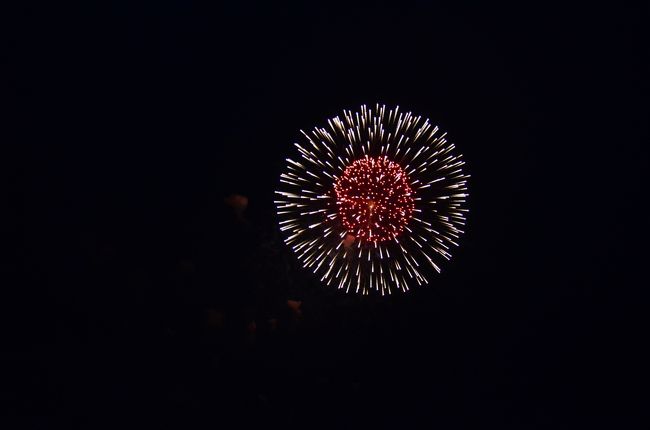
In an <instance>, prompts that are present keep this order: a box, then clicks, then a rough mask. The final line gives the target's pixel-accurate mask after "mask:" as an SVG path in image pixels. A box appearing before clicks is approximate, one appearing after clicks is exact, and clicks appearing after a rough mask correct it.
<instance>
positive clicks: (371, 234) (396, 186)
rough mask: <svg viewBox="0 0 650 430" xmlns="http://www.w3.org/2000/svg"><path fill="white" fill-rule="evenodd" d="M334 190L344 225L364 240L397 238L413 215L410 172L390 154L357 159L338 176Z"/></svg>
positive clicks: (377, 240) (380, 240) (351, 232)
mask: <svg viewBox="0 0 650 430" xmlns="http://www.w3.org/2000/svg"><path fill="white" fill-rule="evenodd" d="M334 191H335V192H336V203H337V205H338V212H339V215H340V217H341V220H342V222H343V225H344V226H345V228H346V229H347V230H348V233H349V234H352V235H354V236H356V238H357V239H359V240H361V241H362V242H367V241H372V242H383V241H385V240H391V239H393V238H395V237H396V236H398V235H399V234H400V233H401V232H402V230H404V227H405V226H406V224H407V223H408V222H409V220H410V219H411V217H412V216H413V207H414V204H413V197H412V195H413V191H412V190H411V186H410V185H409V181H408V176H407V174H406V172H405V171H404V170H403V169H402V168H401V167H400V166H399V165H398V164H397V163H394V162H392V161H390V160H389V159H388V158H386V157H374V158H373V157H368V156H366V157H365V158H362V159H360V160H357V161H355V162H353V163H352V164H350V165H349V166H348V167H347V168H346V169H345V171H344V172H343V174H342V175H341V176H340V177H339V178H338V179H337V180H336V182H335V184H334Z"/></svg>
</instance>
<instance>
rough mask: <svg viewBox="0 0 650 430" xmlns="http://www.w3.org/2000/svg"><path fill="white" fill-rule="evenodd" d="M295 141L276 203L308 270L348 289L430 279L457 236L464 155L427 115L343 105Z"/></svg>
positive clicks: (384, 288) (389, 287)
mask: <svg viewBox="0 0 650 430" xmlns="http://www.w3.org/2000/svg"><path fill="white" fill-rule="evenodd" d="M327 124H328V125H327V127H322V128H321V127H316V128H314V129H313V130H312V131H311V132H309V133H307V132H304V131H302V130H301V133H302V135H303V137H304V141H303V142H302V143H296V144H295V146H296V148H297V151H298V157H296V158H295V159H287V168H286V171H285V172H284V173H283V174H282V175H281V177H280V182H281V183H282V186H281V190H279V191H276V195H277V196H278V197H277V199H276V201H275V204H276V207H277V211H278V215H279V218H280V229H281V230H282V231H283V232H284V233H285V242H286V243H287V244H288V245H289V246H291V248H292V249H293V251H294V252H295V253H296V255H297V257H298V259H299V260H300V261H301V262H302V264H303V265H304V267H306V268H309V269H310V270H312V271H313V272H314V273H316V274H317V275H319V276H320V279H321V281H322V282H324V283H326V284H327V285H330V286H336V287H337V288H340V289H344V290H345V291H346V292H350V291H354V292H356V293H362V294H368V293H369V292H370V291H377V292H379V293H381V294H382V295H384V294H390V293H391V292H393V291H396V290H401V291H407V290H408V289H409V288H410V287H412V286H414V285H422V284H426V283H428V279H427V276H428V272H429V270H428V269H425V268H427V267H432V268H433V269H435V270H436V271H437V272H440V264H441V263H442V262H443V261H444V260H449V259H450V258H451V253H450V249H451V247H452V246H457V245H458V239H459V237H460V235H461V234H463V229H464V225H465V215H466V213H467V212H468V209H467V208H466V199H467V195H468V193H467V178H469V175H467V174H465V173H464V172H463V167H462V166H463V165H464V164H465V162H464V161H463V160H462V155H460V154H456V153H455V152H454V149H455V147H454V145H453V144H451V143H449V142H448V141H447V139H446V133H441V132H440V130H439V129H438V127H436V126H432V125H431V123H430V122H429V120H428V119H425V120H423V118H422V117H420V116H414V115H413V114H412V113H411V112H406V113H403V112H400V111H399V107H397V108H395V109H390V110H387V109H386V107H385V106H383V105H382V106H380V105H377V106H376V108H375V109H374V110H373V109H368V108H367V107H366V106H365V105H364V106H361V109H360V111H359V112H352V111H343V117H342V118H341V117H339V116H336V117H334V118H332V119H330V120H328V122H327Z"/></svg>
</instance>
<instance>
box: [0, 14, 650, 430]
mask: <svg viewBox="0 0 650 430" xmlns="http://www.w3.org/2000/svg"><path fill="white" fill-rule="evenodd" d="M91 3H92V2H83V3H82V4H81V5H78V6H76V7H71V6H65V7H64V6H61V5H58V4H51V5H49V6H45V7H36V6H27V5H24V6H20V7H18V8H16V10H15V12H16V14H17V17H18V18H19V19H20V25H19V26H16V28H15V29H14V30H12V32H11V37H10V38H9V42H10V43H9V72H10V73H9V75H10V80H9V84H10V86H9V87H10V89H9V93H8V94H9V96H10V97H9V100H10V102H11V103H12V109H11V110H12V112H13V114H14V115H15V120H14V119H13V116H12V117H11V120H12V122H13V125H15V126H17V128H18V131H19V133H17V136H18V138H17V140H16V142H17V143H18V144H19V145H18V146H19V147H20V148H21V151H20V152H21V156H24V157H21V159H23V160H25V162H24V163H17V164H16V165H13V166H11V168H10V169H9V170H10V172H15V173H17V178H18V179H17V181H14V183H15V184H17V185H18V186H19V190H20V191H19V192H18V193H16V194H15V195H16V196H17V198H16V199H15V201H14V202H13V203H15V206H16V207H17V208H19V214H18V217H17V218H16V224H15V225H14V224H11V225H8V227H9V230H10V234H11V233H14V232H16V231H17V232H18V238H19V245H18V246H17V248H16V249H17V251H18V252H17V254H18V259H17V260H16V262H17V263H18V264H17V265H16V266H15V267H16V268H15V269H14V267H13V266H12V265H11V264H9V265H6V264H5V266H6V267H9V269H10V272H12V271H13V273H11V274H12V278H15V279H17V280H18V282H17V283H16V285H17V288H15V289H13V290H14V291H13V292H12V293H11V294H10V298H9V300H6V301H5V302H6V303H10V304H11V305H10V307H11V308H12V309H13V310H14V311H17V312H12V313H10V315H11V317H9V324H8V325H6V327H10V328H11V331H12V334H11V335H10V336H8V339H9V340H8V348H7V351H8V352H7V353H6V357H7V358H8V361H7V363H8V365H7V368H8V369H10V370H11V369H14V368H15V369H16V370H15V371H13V370H11V371H10V372H9V373H10V377H9V378H8V379H7V380H8V381H9V383H8V384H4V385H5V386H6V387H8V389H5V390H4V391H5V392H4V393H3V399H2V401H3V403H6V404H7V405H9V408H10V409H11V410H12V411H13V412H15V413H17V414H19V415H22V416H30V417H33V418H31V419H32V420H33V422H34V423H37V424H44V425H46V424H50V423H58V422H59V420H65V419H67V417H75V420H78V421H79V422H82V423H86V424H87V423H93V424H96V423H97V422H99V423H100V424H101V423H102V419H100V418H98V417H102V416H105V415H106V414H110V415H120V414H121V413H126V412H128V411H131V412H133V411H136V412H141V413H142V414H143V415H145V414H146V415H149V416H153V417H155V419H156V420H160V421H164V420H165V419H166V418H165V417H166V416H167V414H173V413H174V412H175V411H179V412H181V413H182V414H183V416H185V417H190V418H191V419H193V420H194V419H196V420H197V421H202V420H203V419H204V418H205V417H211V420H214V421H213V422H215V423H216V422H218V421H219V420H225V419H229V418H233V417H234V418H236V419H239V420H241V421H242V423H243V424H251V423H257V424H260V423H262V424H269V425H272V424H283V423H284V424H287V423H289V424H288V425H291V424H293V425H296V424H302V423H304V424H305V425H307V426H311V425H313V424H319V423H326V424H327V425H333V426H336V427H337V428H339V427H345V426H346V425H353V424H354V425H364V424H367V425H373V426H377V425H403V426H404V428H410V427H412V426H415V425H416V424H417V423H420V424H422V425H425V426H426V427H434V426H442V428H464V427H473V428H477V427H478V428H492V427H495V428H496V427H497V426H498V427H513V428H565V427H566V428H576V427H578V428H579V427H582V426H587V425H589V426H594V425H603V426H604V427H605V428H613V427H616V428H619V427H620V428H641V427H643V426H642V425H641V422H642V421H641V419H642V415H643V411H644V408H645V407H646V406H647V400H648V399H647V394H646V395H645V396H644V395H642V394H641V391H643V390H641V388H642V387H645V386H646V385H645V382H643V381H645V380H646V378H647V368H646V364H645V362H644V361H645V359H646V358H647V357H645V356H644V354H643V353H642V351H643V349H644V348H643V343H644V341H645V339H646V337H647V335H646V333H645V331H644V330H643V326H644V323H645V322H646V321H645V320H646V318H645V317H644V315H643V314H644V313H645V312H646V308H647V305H648V293H647V287H644V285H645V284H646V283H647V282H644V281H643V279H645V278H644V277H641V275H642V274H643V273H642V269H643V268H644V267H643V263H644V262H645V259H646V256H647V251H646V250H647V247H646V245H645V243H647V227H646V225H645V224H646V223H647V219H648V218H647V210H646V208H645V200H646V196H647V190H646V188H645V187H643V185H642V183H643V181H644V178H645V174H646V172H647V169H648V149H647V143H648V130H647V126H648V118H649V115H648V109H647V102H648V97H647V96H648V81H647V76H648V72H649V70H648V48H647V42H644V40H650V38H648V34H647V33H648V30H647V24H646V23H647V20H648V18H649V17H650V14H649V11H648V8H647V7H646V8H645V9H642V8H632V7H629V8H626V7H625V6H621V5H616V6H614V3H612V4H611V5H609V6H593V5H592V6H590V7H588V8H582V7H577V6H575V7H569V6H566V5H558V6H551V5H550V4H548V3H547V2H542V3H540V4H537V5H533V4H527V2H524V3H525V4H523V5H519V6H515V7H513V6H511V5H510V6H505V5H502V6H495V5H492V4H490V3H486V4H484V5H482V6H467V5H466V6H462V5H456V4H455V3H457V2H450V3H454V4H453V5H436V4H434V2H425V1H421V2H396V5H391V4H388V3H385V2H378V3H375V2H360V3H358V4H355V5H350V4H348V3H347V2H338V1H332V2H326V3H322V4H321V3H319V2H302V3H301V4H299V5H296V4H290V3H286V2H261V3H262V4H260V5H258V4H255V3H256V2H237V4H232V5H223V6H218V5H216V4H213V2H198V1H164V2H162V1H156V2H142V3H140V4H138V5H136V4H133V3H135V2H126V1H125V2H112V3H113V4H112V5H110V6H109V5H104V6H100V5H92V4H91ZM215 3H216V2H215ZM376 102H380V103H386V104H387V105H395V104H398V105H400V107H401V109H404V110H412V111H414V112H416V113H418V114H421V115H423V116H425V117H428V118H430V119H432V121H433V122H434V123H437V124H439V125H440V126H441V127H442V128H443V129H445V130H447V131H448V132H449V135H450V136H451V139H452V140H453V141H454V142H455V143H456V145H457V147H458V148H459V150H460V151H461V152H462V153H463V154H464V156H465V157H466V160H467V163H468V170H469V171H470V173H471V174H472V178H471V182H470V201H469V204H470V209H471V212H470V217H469V226H468V233H467V235H466V236H465V237H464V238H463V241H462V246H461V248H460V249H459V250H458V252H457V253H456V255H455V258H454V260H453V261H452V262H451V264H449V265H448V267H447V268H446V269H447V270H445V271H444V272H443V274H442V275H441V276H440V277H439V278H437V279H436V281H435V282H434V283H433V285H431V286H430V287H429V288H427V289H426V290H418V291H415V292H413V293H412V294H409V295H408V296H399V297H394V298H390V299H388V300H385V301H384V302H381V301H379V302H378V301H372V302H371V301H368V302H366V301H363V300H358V299H353V298H345V297H341V295H339V294H336V293H334V292H323V291H321V290H316V291H314V290H313V289H312V290H310V291H311V293H310V294H309V295H305V296H304V307H305V308H304V318H305V328H303V329H301V330H302V331H300V333H299V335H295V336H294V337H291V336H289V337H288V338H287V339H285V340H284V341H283V342H284V343H277V344H276V345H273V344H272V345H271V346H268V347H265V348H266V349H265V348H262V347H256V349H254V352H252V353H250V354H249V355H246V356H245V360H248V361H245V363H247V364H242V363H243V362H242V361H238V358H231V361H227V360H226V364H219V365H216V366H215V365H214V364H210V351H209V348H205V345H204V344H205V338H204V337H201V336H204V335H203V334H200V335H199V334H198V333H199V332H200V333H203V332H202V330H203V329H202V328H201V318H202V317H201V315H203V314H201V312H204V311H205V309H202V308H201V306H200V305H201V304H200V303H199V304H198V305H197V304H196V303H195V305H196V306H195V308H192V307H187V306H182V305H180V304H179V302H178V301H177V297H178V296H179V294H180V295H181V296H182V295H183V293H182V292H180V293H179V291H178V289H179V288H181V289H182V287H179V286H178V285H177V284H175V283H174V282H172V281H170V279H171V278H173V277H174V276H175V270H177V269H176V267H177V266H178V264H179V261H181V260H182V259H183V258H185V257H186V255H185V248H186V242H187V239H186V235H187V231H188V230H192V229H193V228H194V231H196V229H199V230H201V228H204V227H205V224H202V223H201V222H203V223H205V214H206V213H207V214H209V213H210V212H209V208H210V207H212V206H213V205H214V202H219V201H220V200H221V199H222V198H223V196H225V195H226V194H227V193H230V192H239V193H243V194H245V195H247V196H249V197H250V201H251V203H250V208H249V209H250V211H249V212H250V213H251V217H253V219H255V220H256V221H255V222H257V223H259V224H260V225H264V226H267V225H272V223H273V215H272V212H273V207H272V193H273V190H274V188H275V186H276V185H277V183H278V176H279V174H280V172H281V169H282V168H283V166H284V158H285V157H286V156H287V154H289V152H290V151H291V148H292V143H293V142H294V141H295V139H298V137H299V129H301V128H303V129H307V128H311V127H313V126H315V125H320V124H322V123H323V122H324V121H325V120H326V119H327V118H329V117H331V116H333V115H335V114H338V113H340V111H341V110H342V109H344V108H345V109H355V108H357V107H358V106H359V105H360V104H362V103H366V104H371V105H374V104H375V103H376ZM22 149H24V150H22ZM202 216H203V218H201V217H202ZM197 219H202V220H203V221H196V220H197ZM188 226H189V227H188ZM220 246H223V244H219V243H218V242H217V243H215V247H220ZM11 261H13V260H11ZM98 261H99V263H97V262H98ZM98 267H99V269H98ZM215 268H217V270H220V268H219V263H218V262H215ZM224 270H226V269H225V268H224ZM305 282H306V283H309V282H310V281H309V279H307V280H305ZM13 303H16V304H17V305H16V306H13ZM310 306H311V307H310ZM309 312H311V315H312V317H310V314H309ZM14 314H15V316H14ZM170 315H173V317H170ZM313 315H319V317H318V318H317V317H314V316H313ZM310 318H311V319H310ZM169 333H177V334H175V335H173V336H172V335H169ZM197 339H198V340H197ZM268 351H275V353H276V355H274V357H275V358H274V359H269V358H268V355H270V354H271V353H269V352H268ZM278 351H279V352H278ZM234 356H235V355H234ZM236 357H238V356H236ZM278 357H282V358H278ZM242 360H243V359H242ZM251 367H253V368H254V370H251ZM18 369H21V371H19V370H18ZM22 369H25V371H24V372H23V371H22ZM188 369H191V370H188ZM220 372H221V373H220ZM222 373H223V374H228V377H227V378H226V377H223V378H225V379H223V378H222ZM220 375H221V376H220ZM220 378H222V379H220ZM224 381H225V382H224ZM261 381H262V382H261ZM179 387H180V388H179ZM644 390H645V391H647V390H646V389H644ZM221 391H223V392H226V393H227V394H225V395H223V396H222V395H215V394H214V393H215V392H221ZM179 393H180V394H179ZM260 399H263V400H260ZM35 417H40V418H35ZM29 422H32V421H29ZM181 422H182V421H181ZM46 428H47V427H46Z"/></svg>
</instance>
